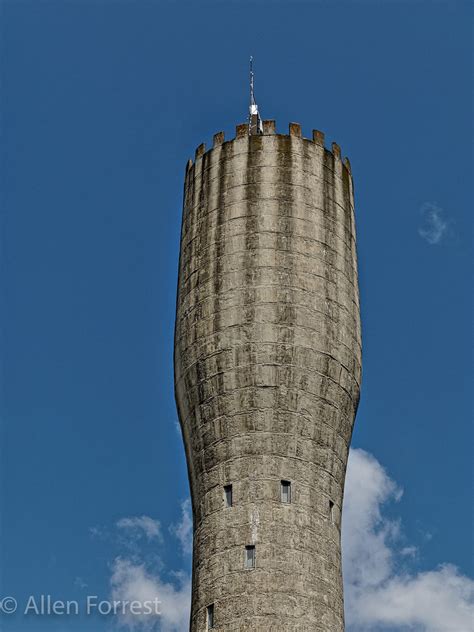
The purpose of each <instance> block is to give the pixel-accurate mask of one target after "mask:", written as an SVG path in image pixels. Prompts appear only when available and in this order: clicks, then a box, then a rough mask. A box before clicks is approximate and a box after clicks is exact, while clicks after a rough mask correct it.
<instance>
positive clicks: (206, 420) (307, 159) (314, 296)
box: [175, 121, 361, 632]
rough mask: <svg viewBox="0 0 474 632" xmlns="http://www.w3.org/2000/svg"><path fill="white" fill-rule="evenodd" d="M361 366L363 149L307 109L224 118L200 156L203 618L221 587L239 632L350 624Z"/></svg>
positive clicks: (197, 553)
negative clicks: (343, 536)
mask: <svg viewBox="0 0 474 632" xmlns="http://www.w3.org/2000/svg"><path fill="white" fill-rule="evenodd" d="M360 376H361V340H360V322H359V293H358V286H357V260H356V245H355V225H354V204H353V187H352V178H351V172H350V165H349V163H348V161H344V162H342V161H341V156H340V149H339V147H338V146H337V145H335V144H333V146H332V151H329V150H327V149H325V148H324V138H323V135H322V134H321V133H320V132H314V133H313V139H312V140H308V139H305V138H301V130H300V127H299V125H296V124H292V125H290V134H289V135H279V134H275V129H274V123H273V122H271V121H266V122H265V125H264V134H263V135H257V136H249V135H248V128H247V126H246V125H241V126H238V127H237V135H236V138H235V139H233V140H231V141H229V142H224V138H223V134H221V133H220V134H216V136H215V137H214V147H213V148H212V149H210V150H209V151H207V152H205V148H204V146H203V145H201V146H200V147H199V148H198V149H197V151H196V159H195V162H194V164H193V163H191V161H190V162H189V163H188V166H187V169H186V180H185V192H184V210H183V224H182V235H181V254H180V265H179V282H178V302H177V318H176V332H175V385H176V400H177V405H178V411H179V417H180V421H181V427H182V431H183V437H184V442H185V447H186V455H187V461H188V470H189V479H190V485H191V493H192V501H193V514H194V556H193V597H192V613H191V627H190V629H191V631H192V632H202V631H204V630H206V629H207V614H206V609H207V606H208V605H210V604H214V617H215V629H216V630H222V631H224V630H225V631H226V632H231V631H237V630H238V631H240V632H241V631H246V630H253V631H258V632H269V631H274V632H290V631H291V632H303V631H305V632H319V631H320V632H340V631H342V630H343V629H344V617H343V592H342V577H341V550H340V527H341V507H342V497H343V488H344V477H345V471H346V462H347V454H348V448H349V443H350V439H351V433H352V427H353V422H354V417H355V413H356V409H357V404H358V399H359V384H360ZM281 480H287V481H291V484H292V498H291V501H292V502H291V503H290V504H284V503H282V502H281V496H280V483H281ZM227 484H232V485H233V506H232V507H230V508H226V507H225V503H224V492H223V486H224V485H227ZM332 503H333V504H334V507H333V508H332V510H331V506H332ZM246 545H255V546H256V565H255V568H254V569H252V570H247V569H245V567H244V554H245V546H246Z"/></svg>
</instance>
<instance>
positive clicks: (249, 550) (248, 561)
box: [245, 545, 255, 568]
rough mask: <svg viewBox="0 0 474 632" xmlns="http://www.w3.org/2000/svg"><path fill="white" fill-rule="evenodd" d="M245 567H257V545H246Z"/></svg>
mask: <svg viewBox="0 0 474 632" xmlns="http://www.w3.org/2000/svg"><path fill="white" fill-rule="evenodd" d="M245 568H255V546H253V545H249V546H246V547H245Z"/></svg>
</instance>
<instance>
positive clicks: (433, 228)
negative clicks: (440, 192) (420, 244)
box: [418, 202, 448, 246]
mask: <svg viewBox="0 0 474 632" xmlns="http://www.w3.org/2000/svg"><path fill="white" fill-rule="evenodd" d="M420 212H421V214H422V215H423V225H422V226H421V227H420V228H419V229H418V234H419V235H420V237H422V238H423V239H424V240H425V241H427V242H428V243H429V244H431V245H432V246H434V245H436V244H439V242H440V241H441V239H442V238H443V236H444V234H445V232H446V229H447V228H448V221H447V220H446V219H445V218H444V211H443V209H442V208H440V207H439V206H437V205H436V204H432V203H431V202H426V203H425V204H423V206H422V207H421V209H420Z"/></svg>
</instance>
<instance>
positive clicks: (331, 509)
mask: <svg viewBox="0 0 474 632" xmlns="http://www.w3.org/2000/svg"><path fill="white" fill-rule="evenodd" d="M329 520H330V521H331V522H332V524H334V503H333V501H332V500H330V501H329Z"/></svg>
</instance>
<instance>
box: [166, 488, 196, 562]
mask: <svg viewBox="0 0 474 632" xmlns="http://www.w3.org/2000/svg"><path fill="white" fill-rule="evenodd" d="M170 531H171V533H173V535H175V536H176V537H177V538H178V540H179V542H180V544H181V549H182V551H183V553H185V554H186V555H190V554H191V553H192V552H193V516H192V512H191V501H190V500H189V499H187V500H185V501H184V502H183V503H182V504H181V520H180V521H179V522H178V524H175V525H171V527H170Z"/></svg>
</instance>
